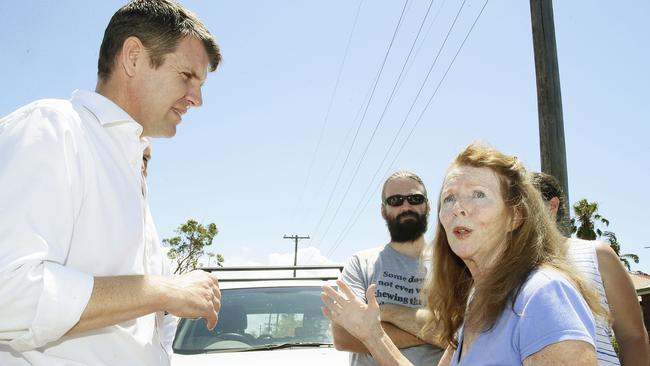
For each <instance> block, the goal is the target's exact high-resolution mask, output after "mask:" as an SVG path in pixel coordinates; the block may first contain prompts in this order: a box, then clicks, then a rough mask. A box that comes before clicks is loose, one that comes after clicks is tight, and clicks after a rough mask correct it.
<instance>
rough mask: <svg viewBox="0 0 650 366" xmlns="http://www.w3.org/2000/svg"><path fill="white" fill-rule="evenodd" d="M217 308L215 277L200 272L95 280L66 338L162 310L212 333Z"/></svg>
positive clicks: (99, 278)
mask: <svg viewBox="0 0 650 366" xmlns="http://www.w3.org/2000/svg"><path fill="white" fill-rule="evenodd" d="M220 308H221V291H220V290H219V283H218V280H217V277H216V276H215V275H213V274H211V273H208V272H204V271H200V270H197V271H192V272H189V273H185V274H183V275H179V276H154V275H144V276H115V277H95V282H94V285H93V291H92V294H91V296H90V300H89V301H88V304H87V305H86V308H85V309H84V311H83V313H82V314H81V317H80V319H79V322H78V323H77V324H76V325H75V326H74V327H72V328H71V329H70V330H69V331H68V332H67V335H71V334H77V333H79V332H84V331H88V330H92V329H98V328H103V327H106V326H109V325H114V324H119V323H121V322H124V321H127V320H131V319H135V318H138V317H141V316H143V315H147V314H151V313H153V312H157V311H162V310H165V311H168V312H169V313H170V314H173V315H175V316H178V317H182V318H204V319H205V320H206V325H207V326H208V328H209V329H213V328H214V327H215V326H216V325H217V320H218V313H219V309H220Z"/></svg>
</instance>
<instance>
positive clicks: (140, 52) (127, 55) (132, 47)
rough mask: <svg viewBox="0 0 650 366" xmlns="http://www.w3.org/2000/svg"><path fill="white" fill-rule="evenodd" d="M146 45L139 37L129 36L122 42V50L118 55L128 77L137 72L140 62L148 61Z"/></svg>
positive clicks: (121, 66)
mask: <svg viewBox="0 0 650 366" xmlns="http://www.w3.org/2000/svg"><path fill="white" fill-rule="evenodd" d="M145 56H146V52H145V48H144V45H143V44H142V42H140V39H138V37H134V36H131V37H128V38H127V39H125V40H124V43H122V52H121V53H120V54H119V56H118V61H119V66H120V68H121V69H122V70H124V73H125V74H126V75H127V76H128V77H133V76H134V75H135V73H136V69H137V65H138V63H139V62H143V61H146V57H145Z"/></svg>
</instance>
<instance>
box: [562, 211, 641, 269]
mask: <svg viewBox="0 0 650 366" xmlns="http://www.w3.org/2000/svg"><path fill="white" fill-rule="evenodd" d="M573 212H574V213H575V217H573V218H572V219H571V233H572V234H573V233H575V234H576V236H577V237H578V238H580V239H585V240H596V239H600V238H605V240H606V241H607V242H608V243H609V246H610V247H611V248H612V250H614V252H615V253H616V255H617V256H618V258H619V259H620V260H621V262H623V265H625V267H626V268H627V270H628V271H629V270H630V260H632V261H634V263H639V256H638V255H636V254H633V253H627V254H621V245H620V243H619V242H618V238H617V237H616V234H615V233H614V232H613V231H608V230H605V231H603V230H601V229H600V226H601V225H603V226H604V227H608V226H609V220H607V219H606V218H604V217H603V216H602V215H600V214H599V213H598V203H596V202H589V201H587V200H586V199H584V198H583V199H581V200H580V201H578V202H576V203H574V204H573ZM576 224H579V225H578V226H576Z"/></svg>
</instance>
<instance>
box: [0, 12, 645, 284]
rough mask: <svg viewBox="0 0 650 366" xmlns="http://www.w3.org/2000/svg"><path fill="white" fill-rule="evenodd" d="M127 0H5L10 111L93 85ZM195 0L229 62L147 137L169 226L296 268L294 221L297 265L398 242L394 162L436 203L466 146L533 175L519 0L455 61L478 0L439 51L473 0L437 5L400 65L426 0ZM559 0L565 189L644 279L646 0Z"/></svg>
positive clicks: (531, 111)
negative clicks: (207, 234) (386, 214)
mask: <svg viewBox="0 0 650 366" xmlns="http://www.w3.org/2000/svg"><path fill="white" fill-rule="evenodd" d="M121 4H122V2H121V1H101V2H100V1H96V2H88V1H70V0H62V1H57V2H53V1H35V0H28V1H21V2H0V24H2V25H1V27H2V32H0V44H2V45H3V52H2V61H1V62H2V66H3V67H1V68H0V80H2V90H3V93H2V95H3V98H2V99H0V115H3V116H4V115H6V114H8V113H10V112H11V111H13V110H14V109H16V108H18V107H19V106H21V105H23V104H26V103H28V102H30V101H32V100H35V99H39V98H68V97H69V96H70V93H71V92H72V91H73V90H74V89H76V88H83V89H91V90H92V89H94V86H95V80H96V77H95V75H96V64H97V54H98V49H99V44H100V43H101V38H102V35H103V31H104V28H105V26H106V24H107V23H108V20H109V19H110V16H111V15H112V14H113V12H114V11H115V10H116V9H117V8H118V7H119V6H120V5H121ZM183 4H185V5H186V6H187V7H188V8H190V9H192V10H193V11H195V12H196V13H197V14H198V15H199V17H200V18H201V19H202V20H204V22H205V23H206V24H207V25H208V27H209V29H210V30H211V31H212V33H213V34H214V35H215V37H216V38H217V40H218V42H219V44H220V46H221V48H222V53H223V55H224V62H223V64H222V66H221V67H220V68H219V70H218V71H217V72H215V73H213V74H211V75H210V76H209V78H208V81H207V83H206V85H205V87H204V106H203V107H202V108H200V109H198V110H192V111H190V113H188V114H187V115H186V116H185V118H184V121H183V123H182V124H181V125H180V126H179V128H178V133H177V135H176V137H175V138H173V139H171V140H162V139H161V140H155V141H154V152H153V160H152V162H151V165H150V178H149V179H150V183H149V184H150V197H151V207H152V211H153V214H154V217H155V219H156V222H157V226H158V230H159V232H160V235H161V237H170V236H172V235H173V230H174V229H175V228H176V227H177V226H178V225H179V224H181V223H182V222H184V221H186V220H187V219H188V218H194V219H197V220H199V221H200V222H203V223H209V222H214V223H216V224H217V226H218V228H219V230H220V232H219V234H218V235H217V237H216V238H215V241H214V244H213V248H212V250H213V251H215V252H218V253H222V254H223V255H224V256H225V258H226V263H227V264H230V265H235V264H290V263H292V261H293V241H290V240H285V239H283V238H282V236H283V235H284V234H287V235H292V234H299V235H310V236H311V237H312V239H311V240H304V241H301V242H300V248H301V249H300V252H299V262H300V263H316V262H319V263H320V262H344V261H345V260H346V259H347V258H348V257H349V256H350V255H351V254H352V253H353V252H355V251H358V250H361V249H364V248H367V247H372V246H378V245H383V244H385V243H387V242H388V240H389V239H388V234H387V230H386V229H385V225H384V223H383V221H382V219H381V216H380V213H379V207H380V198H379V192H378V191H377V187H378V186H379V184H381V182H382V181H383V178H384V177H385V175H386V173H387V172H392V171H394V170H395V169H409V170H413V171H415V172H416V173H418V174H420V175H421V176H422V178H423V179H424V181H425V183H426V184H427V186H428V189H429V191H430V192H431V194H432V195H433V196H434V197H432V201H433V202H434V204H435V200H436V198H435V194H436V193H437V191H438V190H439V188H440V185H441V183H442V179H443V175H444V173H445V170H446V167H447V165H448V164H449V162H450V161H451V159H452V158H453V156H454V155H455V154H456V153H457V152H458V151H459V150H460V149H462V148H463V147H464V146H465V145H467V144H468V143H470V142H473V141H482V142H486V143H489V144H491V145H492V146H495V147H496V148H498V149H501V150H502V151H504V152H507V153H510V154H515V155H517V156H519V157H520V158H521V159H522V160H523V161H524V162H525V164H526V166H527V167H528V168H529V169H530V170H539V169H540V162H539V142H538V122H537V105H536V91H535V70H534V60H533V48H532V35H531V26H530V10H529V5H528V2H527V1H508V2H504V1H491V2H489V3H488V4H487V6H486V7H485V10H484V11H483V13H482V14H481V16H480V17H479V18H478V21H477V23H476V25H475V27H474V29H473V31H472V32H471V34H470V35H469V37H468V38H467V41H466V42H465V44H464V46H463V48H462V50H461V51H460V53H459V54H458V56H457V57H456V59H455V61H454V62H453V65H452V66H451V68H449V66H450V64H451V61H452V59H453V58H454V55H455V54H456V52H457V51H458V49H459V47H460V45H461V43H462V42H463V39H464V38H465V37H466V35H467V34H468V31H469V29H470V28H471V26H472V23H473V22H474V21H475V19H477V16H478V14H479V13H480V11H481V9H482V7H483V5H484V1H475V0H467V1H466V2H465V4H464V6H463V8H462V11H461V12H460V14H459V15H458V19H457V21H456V24H455V25H454V27H453V29H452V30H451V31H450V32H449V37H448V39H447V41H446V42H445V44H444V47H442V48H441V45H442V44H443V40H444V39H445V36H446V34H447V32H448V31H449V29H450V27H451V24H452V22H453V19H454V17H455V16H456V14H457V13H458V11H459V9H460V8H461V4H462V1H458V0H446V1H435V2H434V3H433V5H432V6H431V10H430V12H429V16H428V17H427V18H426V19H425V21H424V23H423V25H422V31H421V33H420V36H419V38H417V41H415V44H414V46H413V51H412V53H411V57H410V58H409V59H408V62H406V63H405V61H406V60H407V55H409V51H410V50H411V47H412V45H413V42H414V40H415V39H416V38H415V37H416V35H417V33H418V29H419V28H420V26H421V24H422V20H423V19H424V15H425V13H426V11H427V8H428V7H429V1H409V2H408V3H407V4H406V6H405V2H403V1H394V0H392V1H388V0H381V1H380V0H373V1H368V0H366V1H363V2H362V3H360V2H359V1H357V0H327V1H324V0H323V1H297V0H294V1H289V0H275V1H184V2H183ZM554 6H555V9H554V14H555V22H556V37H557V46H558V57H559V67H560V78H561V84H562V99H563V109H564V124H565V125H564V127H565V134H566V144H567V146H566V149H567V160H568V173H569V186H570V197H571V202H575V201H576V200H578V199H580V198H587V199H589V200H592V201H597V202H598V203H599V205H600V213H601V214H602V215H603V216H605V217H607V218H608V219H610V221H611V225H610V228H609V229H611V230H613V231H614V232H616V234H617V235H618V238H619V241H620V243H621V244H622V252H624V253H627V252H633V253H637V254H639V255H640V257H641V262H640V263H639V264H635V265H633V267H632V268H633V269H638V270H643V271H645V272H648V273H650V249H646V248H644V247H645V246H650V239H649V238H648V234H647V230H644V229H645V227H646V225H648V222H650V214H649V213H648V207H650V198H649V197H650V196H649V195H648V194H647V182H648V178H649V173H648V167H649V164H648V161H647V158H648V156H650V154H649V153H650V147H649V146H650V144H648V142H647V141H646V140H647V136H648V134H649V133H650V127H649V126H650V103H649V102H648V100H650V69H649V68H648V65H649V64H650V44H649V42H650V41H649V39H650V24H649V23H648V22H647V19H648V18H649V17H650V3H649V2H648V1H644V0H631V1H628V2H625V5H624V6H623V5H622V4H620V3H616V2H594V1H586V0H583V1H556V2H555V4H554ZM403 10H404V16H403V18H402V22H401V23H400V27H399V30H398V32H397V34H396V35H395V38H394V40H393V42H392V47H391V50H390V52H389V53H388V56H387V57H386V58H385V56H386V53H387V50H388V47H389V44H390V43H391V39H392V38H393V34H394V31H395V29H396V26H397V24H398V20H399V19H400V15H401V14H402V11H403ZM355 20H356V21H355ZM353 25H354V27H353ZM353 28H354V31H352V30H353ZM348 44H349V46H348ZM346 49H347V52H346ZM440 49H441V51H440V52H439V50H440ZM438 52H439V53H440V54H439V56H438V58H437V61H436V63H435V65H434V67H433V68H432V69H431V70H432V72H431V74H430V76H429V78H428V79H427V82H426V83H425V84H424V87H422V91H421V93H420V97H419V98H418V99H415V96H416V95H417V93H418V90H419V89H420V87H421V85H422V82H423V80H425V77H426V75H427V72H428V70H429V68H430V67H431V65H432V64H433V61H434V59H435V58H436V55H437V54H438ZM384 58H385V63H384ZM382 64H384V66H383V69H382V72H381V75H380V77H379V79H378V81H377V82H376V87H375V80H376V77H377V75H378V73H379V70H380V68H382ZM404 65H405V66H404ZM403 66H404V73H403V74H402V78H401V79H400V80H401V81H400V83H399V84H398V87H397V88H396V92H395V93H394V95H393V98H392V99H391V98H390V96H391V93H392V91H393V89H394V87H395V85H396V82H397V80H398V77H399V75H400V71H401V70H402V67H403ZM448 68H449V71H448V73H447V74H446V77H445V78H444V80H442V82H441V79H442V78H443V75H445V72H446V70H447V69H448ZM337 80H338V83H337ZM438 85H439V87H438ZM436 88H437V92H435V95H434V91H435V90H436ZM373 90H374V92H373ZM369 95H372V98H371V99H370V103H369V104H366V102H367V101H368V96H369ZM432 96H433V97H432ZM389 99H391V102H390V104H389V103H388V100H389ZM429 99H430V100H431V102H430V103H429V104H427V101H428V100H429ZM387 105H388V107H387ZM411 108H412V111H411V113H410V114H408V111H409V109H411ZM384 109H386V112H385V113H384V112H383V111H384ZM382 114H383V118H381V116H382ZM407 115H408V118H407ZM362 116H363V118H362ZM416 122H417V125H416V127H415V128H414V129H413V133H412V135H411V136H410V138H408V140H406V143H405V144H404V148H403V149H401V151H400V154H399V155H398V156H397V157H396V158H395V156H396V151H397V150H398V149H399V146H401V145H402V144H403V142H404V141H405V139H406V136H407V135H408V132H409V131H410V130H411V129H412V128H413V126H414V125H415V124H416ZM402 123H404V127H403V130H402V131H401V133H400V134H398V131H399V129H400V125H401V124H402ZM375 128H376V132H375V133H374V136H373V137H372V140H371V136H372V135H373V130H375ZM357 131H358V133H357ZM355 135H356V139H354V136H355ZM395 136H397V139H396V140H395V141H396V146H395V147H394V148H393V149H392V150H390V151H389V153H388V154H387V151H388V148H389V146H390V145H391V143H392V142H393V140H394V138H395ZM353 140H354V144H352V141H353ZM319 141H320V143H319ZM317 146H318V149H316V147H317ZM364 151H365V154H364ZM346 156H348V159H347V163H346V164H345V165H344V161H345V157H346ZM362 156H364V158H363V160H362V159H361V157H362ZM384 156H387V158H386V161H385V162H384V164H383V165H382V164H381V163H382V160H383V159H384ZM393 160H394V164H389V163H391V162H392V161H393ZM310 167H311V169H310ZM355 172H356V173H355ZM373 177H375V178H374V180H373ZM337 180H338V184H336V182H337ZM432 234H433V233H431V232H429V233H428V234H427V237H428V238H431V237H432Z"/></svg>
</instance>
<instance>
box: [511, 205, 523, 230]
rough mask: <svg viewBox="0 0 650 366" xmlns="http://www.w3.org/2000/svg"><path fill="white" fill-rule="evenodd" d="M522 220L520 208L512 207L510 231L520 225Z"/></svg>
mask: <svg viewBox="0 0 650 366" xmlns="http://www.w3.org/2000/svg"><path fill="white" fill-rule="evenodd" d="M523 221H524V219H523V215H522V214H521V210H520V209H518V208H514V209H513V215H512V220H511V221H510V232H513V231H515V230H517V228H518V227H519V226H521V224H522V223H523Z"/></svg>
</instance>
